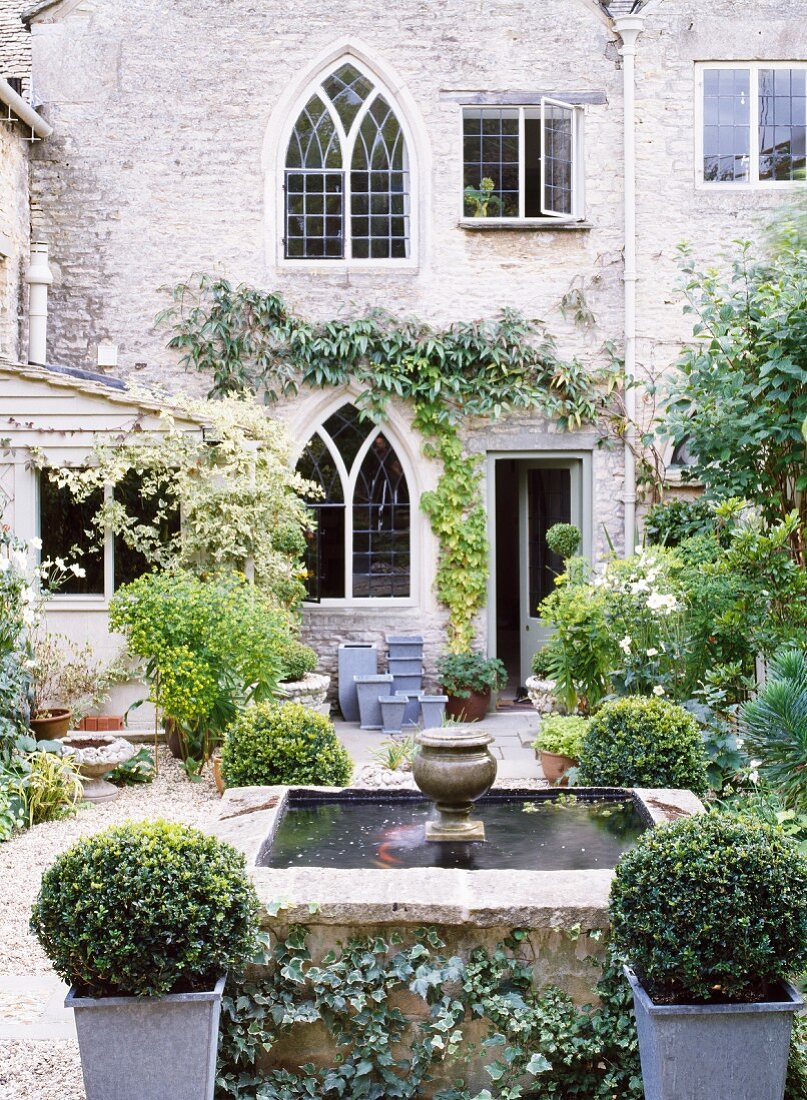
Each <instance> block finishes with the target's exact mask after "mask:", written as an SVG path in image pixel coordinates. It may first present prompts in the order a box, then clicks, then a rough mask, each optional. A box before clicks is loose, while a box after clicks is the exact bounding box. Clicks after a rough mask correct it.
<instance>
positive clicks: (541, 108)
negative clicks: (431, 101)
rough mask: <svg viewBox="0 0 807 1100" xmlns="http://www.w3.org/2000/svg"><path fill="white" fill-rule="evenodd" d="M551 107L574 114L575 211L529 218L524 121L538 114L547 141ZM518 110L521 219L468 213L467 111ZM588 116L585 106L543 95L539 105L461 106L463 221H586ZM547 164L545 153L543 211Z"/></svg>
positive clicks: (542, 166)
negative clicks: (466, 190) (526, 192)
mask: <svg viewBox="0 0 807 1100" xmlns="http://www.w3.org/2000/svg"><path fill="white" fill-rule="evenodd" d="M547 106H550V107H563V108H565V109H566V110H569V111H571V112H572V127H573V132H572V212H571V214H553V213H549V212H545V213H543V214H542V215H541V217H531V218H528V217H527V216H526V215H525V214H524V209H525V206H526V195H525V191H524V186H525V182H526V157H525V155H524V144H525V138H524V121H525V118H526V116H527V112H528V111H529V112H532V113H533V114H535V113H537V115H538V119H539V122H540V126H541V140H542V142H543V132H544V128H545V125H546V108H547ZM485 110H494V111H499V110H501V111H518V151H519V157H518V211H519V212H518V217H513V216H510V217H495V216H488V217H486V218H483V217H479V216H475V215H473V214H466V213H465V147H464V137H465V112H466V111H485ZM584 115H585V107H584V105H583V104H581V103H566V102H565V101H563V100H561V99H554V98H552V97H551V96H541V98H540V99H539V100H538V102H537V103H523V104H521V103H518V104H516V103H484V104H481V103H464V104H462V105H461V107H460V116H459V130H460V149H461V151H462V152H461V157H460V164H461V178H462V187H461V188H460V222H461V223H462V222H472V223H473V224H474V225H480V224H481V225H487V224H488V223H490V224H491V225H551V224H554V223H565V224H569V223H571V222H579V221H583V220H584V219H585V209H586V192H585V170H584V168H585V144H584V141H585V139H584V130H585V127H584V124H583V118H584ZM545 184H546V165H545V161H544V157H543V154H542V155H541V165H540V183H539V187H540V205H541V209H542V210H544V207H545V205H546V204H545V201H544V200H545V194H546V186H545Z"/></svg>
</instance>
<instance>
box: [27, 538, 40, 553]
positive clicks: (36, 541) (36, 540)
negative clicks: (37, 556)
mask: <svg viewBox="0 0 807 1100" xmlns="http://www.w3.org/2000/svg"><path fill="white" fill-rule="evenodd" d="M28 545H29V546H33V548H34V550H41V549H42V539H41V538H40V537H39V536H38V535H34V537H33V538H32V539H29V540H28Z"/></svg>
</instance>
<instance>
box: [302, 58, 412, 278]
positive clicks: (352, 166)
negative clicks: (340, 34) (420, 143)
mask: <svg viewBox="0 0 807 1100" xmlns="http://www.w3.org/2000/svg"><path fill="white" fill-rule="evenodd" d="M284 189H285V224H284V255H285V257H286V259H289V260H351V259H353V260H389V259H395V260H401V259H407V258H408V257H409V255H410V239H411V229H410V222H411V215H410V173H409V156H408V151H407V147H406V139H405V136H404V132H403V130H402V128H401V124H400V122H399V120H398V117H397V115H396V113H395V110H394V109H393V107H392V106H391V104H390V103H389V101H388V99H387V98H386V96H385V95H384V94H382V91H381V89H380V88H379V87H378V86H377V85H376V83H375V81H374V80H373V79H372V78H371V77H369V76H368V75H366V74H365V73H363V72H360V71H359V69H358V68H356V66H355V65H353V64H352V63H350V62H346V63H344V64H342V65H340V66H339V68H337V69H336V70H335V72H333V73H331V74H330V76H328V77H326V78H325V79H324V80H323V81H322V82H321V83H320V84H319V86H318V87H317V89H316V91H315V92H314V93H313V94H312V95H311V96H310V98H309V99H308V102H307V103H306V104H305V106H304V107H303V109H302V111H301V112H300V114H299V116H298V118H297V121H296V123H295V126H294V129H293V131H292V134H291V138H290V139H289V144H288V148H287V151H286V163H285V178H284Z"/></svg>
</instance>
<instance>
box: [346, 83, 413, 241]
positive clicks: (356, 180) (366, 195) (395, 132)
mask: <svg viewBox="0 0 807 1100" xmlns="http://www.w3.org/2000/svg"><path fill="white" fill-rule="evenodd" d="M350 188H351V200H350V202H351V215H352V217H351V231H352V234H353V255H354V256H355V257H356V258H357V259H368V258H369V259H384V258H389V257H396V258H399V259H402V258H405V257H406V255H407V242H408V239H409V173H408V170H407V165H406V146H405V141H404V136H403V131H402V130H401V125H400V123H399V122H398V119H397V118H396V117H395V113H394V111H393V110H392V108H391V107H390V105H389V104H388V103H387V101H386V100H385V99H384V97H383V96H377V97H376V99H375V100H374V101H373V103H372V105H371V107H370V109H369V111H368V112H367V114H366V115H365V116H364V119H363V121H362V124H361V126H360V128H359V132H358V135H357V137H356V144H355V147H354V150H353V164H352V171H351V176H350Z"/></svg>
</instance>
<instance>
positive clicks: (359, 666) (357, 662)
mask: <svg viewBox="0 0 807 1100" xmlns="http://www.w3.org/2000/svg"><path fill="white" fill-rule="evenodd" d="M377 672H378V649H377V648H376V646H374V645H371V644H370V643H369V642H344V643H343V644H342V645H340V646H339V650H338V677H339V709H340V710H341V712H342V717H343V718H344V720H345V721H346V722H358V721H359V700H358V696H357V694H356V681H355V679H354V677H356V676H374V675H375V674H376V673H377Z"/></svg>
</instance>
